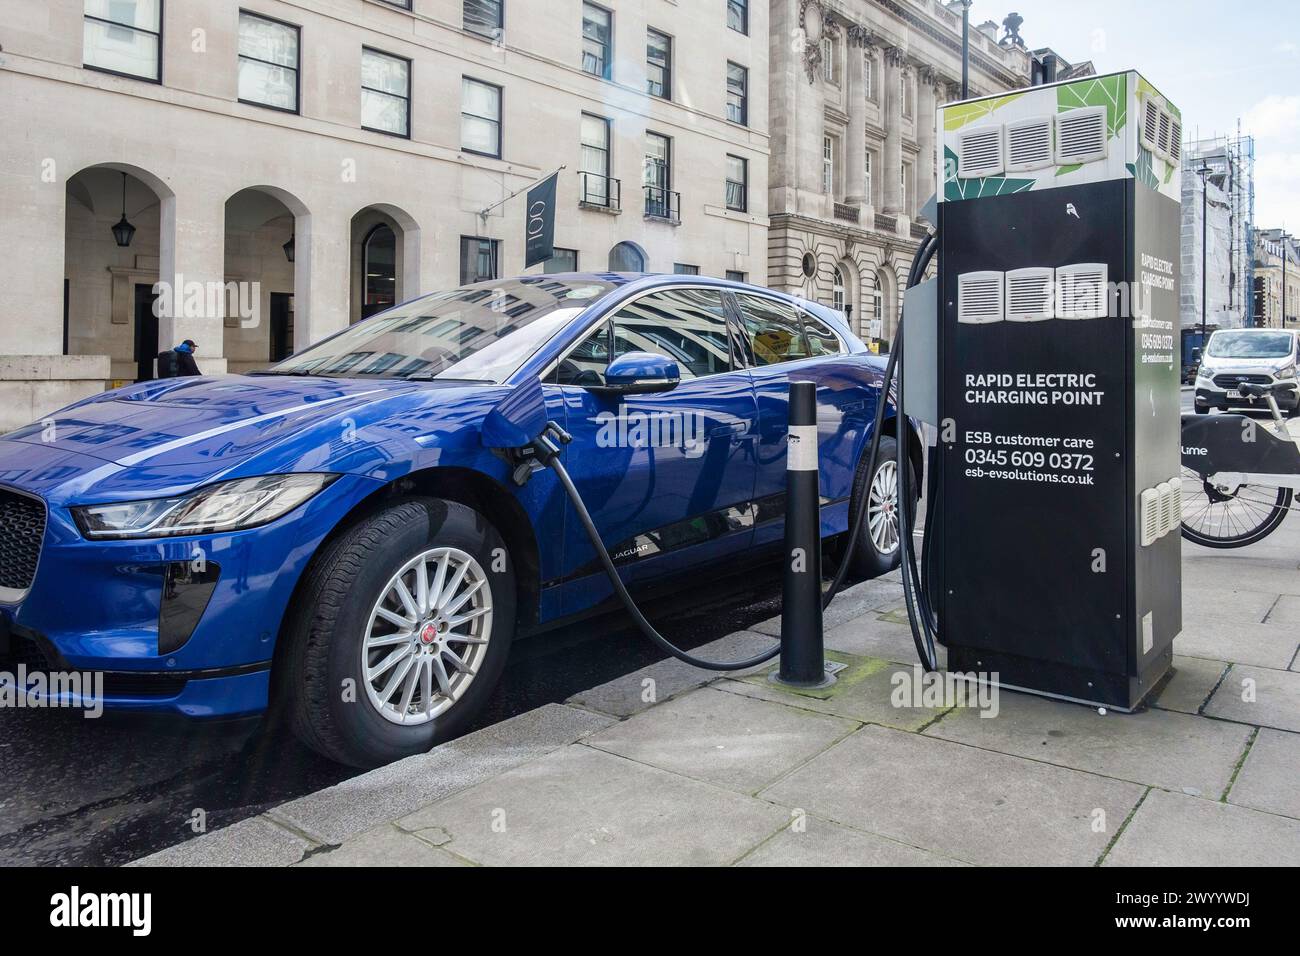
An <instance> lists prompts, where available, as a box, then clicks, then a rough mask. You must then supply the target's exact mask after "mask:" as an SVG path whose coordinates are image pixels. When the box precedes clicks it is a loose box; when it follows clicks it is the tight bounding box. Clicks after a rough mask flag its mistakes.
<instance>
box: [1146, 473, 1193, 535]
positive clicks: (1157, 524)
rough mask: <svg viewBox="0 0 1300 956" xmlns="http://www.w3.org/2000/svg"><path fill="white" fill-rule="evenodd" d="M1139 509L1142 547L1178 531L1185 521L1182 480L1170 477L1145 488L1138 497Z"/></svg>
mask: <svg viewBox="0 0 1300 956" xmlns="http://www.w3.org/2000/svg"><path fill="white" fill-rule="evenodd" d="M1138 510H1139V514H1138V524H1139V526H1140V527H1141V530H1142V547H1144V548H1145V547H1147V546H1148V545H1150V544H1154V543H1155V542H1156V541H1159V540H1160V539H1161V538H1163V537H1164V536H1165V535H1167V534H1175V533H1177V532H1178V531H1179V530H1180V528H1181V527H1182V523H1183V499H1182V481H1181V480H1180V479H1178V478H1170V479H1169V480H1168V481H1162V482H1160V484H1158V485H1156V486H1155V487H1154V488H1147V489H1145V490H1143V492H1142V494H1141V495H1140V496H1139V497H1138Z"/></svg>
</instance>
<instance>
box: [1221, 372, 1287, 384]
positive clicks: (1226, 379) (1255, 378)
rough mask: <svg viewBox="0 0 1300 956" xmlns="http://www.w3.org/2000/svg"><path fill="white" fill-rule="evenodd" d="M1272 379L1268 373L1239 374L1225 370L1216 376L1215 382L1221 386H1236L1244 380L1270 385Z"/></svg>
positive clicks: (1250, 382) (1249, 382)
mask: <svg viewBox="0 0 1300 956" xmlns="http://www.w3.org/2000/svg"><path fill="white" fill-rule="evenodd" d="M1272 381H1273V380H1272V379H1271V378H1269V377H1268V376H1267V375H1248V374H1242V375H1238V374H1237V373H1236V372H1225V373H1224V374H1222V375H1216V376H1214V384H1215V385H1217V386H1219V388H1236V387H1237V386H1238V385H1239V384H1240V383H1242V382H1245V383H1247V384H1248V385H1268V384H1269V383H1270V382H1272Z"/></svg>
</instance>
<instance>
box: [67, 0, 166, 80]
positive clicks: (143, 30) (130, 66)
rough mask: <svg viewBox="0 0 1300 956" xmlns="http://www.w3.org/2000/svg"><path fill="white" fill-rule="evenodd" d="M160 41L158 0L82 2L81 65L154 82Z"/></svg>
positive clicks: (158, 70)
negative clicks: (83, 17)
mask: <svg viewBox="0 0 1300 956" xmlns="http://www.w3.org/2000/svg"><path fill="white" fill-rule="evenodd" d="M161 40H162V0H86V6H85V21H84V27H83V28H82V47H81V62H82V65H83V66H87V67H89V68H90V69H92V70H103V71H105V72H107V73H119V74H121V75H122V76H133V77H135V78H136V79H140V80H153V81H154V82H155V83H157V82H159V81H160V80H161V79H162V42H161Z"/></svg>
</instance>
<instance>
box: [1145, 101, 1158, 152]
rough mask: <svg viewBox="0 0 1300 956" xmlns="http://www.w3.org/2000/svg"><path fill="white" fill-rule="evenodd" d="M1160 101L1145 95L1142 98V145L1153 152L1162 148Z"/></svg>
mask: <svg viewBox="0 0 1300 956" xmlns="http://www.w3.org/2000/svg"><path fill="white" fill-rule="evenodd" d="M1161 112H1162V111H1161V109H1160V101H1159V100H1157V99H1155V98H1153V97H1150V96H1144V97H1143V98H1142V145H1143V146H1145V147H1146V148H1147V149H1149V150H1151V152H1153V153H1154V152H1156V151H1158V150H1159V148H1160V114H1161Z"/></svg>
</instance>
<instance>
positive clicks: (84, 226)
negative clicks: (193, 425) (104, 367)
mask: <svg viewBox="0 0 1300 956" xmlns="http://www.w3.org/2000/svg"><path fill="white" fill-rule="evenodd" d="M66 190H67V196H66V202H65V206H64V254H63V263H64V273H63V275H64V281H63V299H64V301H63V316H64V318H63V352H64V354H65V355H107V356H109V360H110V366H109V367H110V374H111V376H112V380H113V381H114V382H122V383H125V382H132V381H145V380H148V379H151V378H153V377H154V374H155V360H156V358H157V355H158V352H159V351H160V350H161V349H162V348H169V347H171V346H172V345H175V344H176V343H174V342H170V341H164V340H165V339H167V338H168V337H169V336H170V333H169V332H167V328H169V327H170V324H169V323H165V322H161V321H160V317H159V309H157V308H156V307H155V300H156V294H155V285H156V283H157V282H158V278H159V274H160V273H159V269H160V264H161V263H162V262H163V261H164V259H166V260H168V261H173V260H174V256H175V241H174V234H172V233H169V232H168V231H167V230H168V227H169V226H170V225H171V223H172V217H171V216H170V215H168V216H166V217H164V216H163V205H164V203H172V202H174V197H173V194H172V193H171V191H170V190H169V189H168V188H167V187H166V186H165V185H164V184H163V183H162V182H161V180H159V179H158V178H157V177H155V176H153V175H152V174H151V173H147V172H145V171H144V170H141V169H137V168H135V167H131V166H124V165H118V164H105V165H101V166H91V167H88V168H86V169H83V170H81V171H80V172H78V173H77V174H76V175H74V176H72V177H70V178H69V179H68V182H67V186H66ZM173 228H174V227H173ZM214 351H215V350H214Z"/></svg>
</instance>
